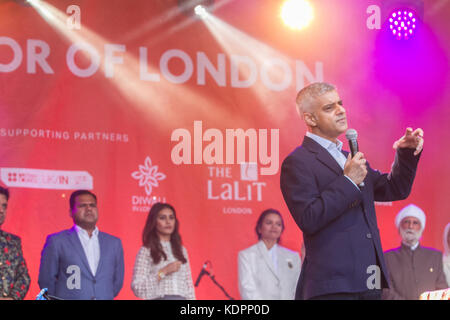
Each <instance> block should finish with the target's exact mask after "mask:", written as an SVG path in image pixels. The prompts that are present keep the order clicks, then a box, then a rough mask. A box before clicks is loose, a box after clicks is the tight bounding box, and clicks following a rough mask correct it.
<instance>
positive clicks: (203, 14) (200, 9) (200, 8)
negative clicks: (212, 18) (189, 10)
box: [194, 4, 208, 18]
mask: <svg viewBox="0 0 450 320" xmlns="http://www.w3.org/2000/svg"><path fill="white" fill-rule="evenodd" d="M194 12H195V14H196V15H198V16H200V18H206V16H207V15H208V11H207V10H206V8H205V7H204V6H202V5H200V4H199V5H197V6H195V8H194Z"/></svg>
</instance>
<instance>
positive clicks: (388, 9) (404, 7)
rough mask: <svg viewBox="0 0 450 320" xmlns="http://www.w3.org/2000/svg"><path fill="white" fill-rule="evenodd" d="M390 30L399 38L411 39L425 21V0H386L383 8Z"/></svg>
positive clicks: (387, 26)
mask: <svg viewBox="0 0 450 320" xmlns="http://www.w3.org/2000/svg"><path fill="white" fill-rule="evenodd" d="M381 10H382V12H383V15H384V18H383V20H384V21H385V23H386V28H388V29H387V30H388V32H390V33H391V34H392V36H393V37H394V38H395V39H397V40H407V39H411V38H412V37H413V36H414V35H415V34H416V33H417V31H418V30H417V29H418V28H419V23H420V21H423V15H424V3H423V0H385V1H383V2H382V8H381Z"/></svg>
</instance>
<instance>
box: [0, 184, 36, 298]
mask: <svg viewBox="0 0 450 320" xmlns="http://www.w3.org/2000/svg"><path fill="white" fill-rule="evenodd" d="M8 200H9V190H8V189H5V188H3V187H0V228H1V226H2V225H3V223H4V222H5V219H6V211H7V209H8ZM29 287H30V275H29V274H28V268H27V265H26V263H25V259H24V257H23V253H22V242H21V240H20V238H19V237H18V236H15V235H13V234H11V233H9V232H6V231H3V230H0V300H22V299H23V298H25V295H26V294H27V292H28V288H29Z"/></svg>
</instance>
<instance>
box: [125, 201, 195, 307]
mask: <svg viewBox="0 0 450 320" xmlns="http://www.w3.org/2000/svg"><path fill="white" fill-rule="evenodd" d="M178 228H179V222H178V219H177V217H176V212H175V208H174V207H173V206H171V205H170V204H167V203H160V202H158V203H155V204H154V205H153V206H152V208H151V209H150V212H149V214H148V217H147V221H146V223H145V227H144V231H143V232H142V247H141V248H140V249H139V252H138V254H137V256H136V261H135V264H134V270H133V279H132V281H131V289H132V290H133V292H134V294H135V295H136V296H137V297H139V298H142V299H163V300H183V299H189V300H194V299H195V291H194V286H193V283H192V275H191V268H190V265H189V260H188V254H187V251H186V248H185V247H183V245H182V241H181V236H180V234H179V232H178Z"/></svg>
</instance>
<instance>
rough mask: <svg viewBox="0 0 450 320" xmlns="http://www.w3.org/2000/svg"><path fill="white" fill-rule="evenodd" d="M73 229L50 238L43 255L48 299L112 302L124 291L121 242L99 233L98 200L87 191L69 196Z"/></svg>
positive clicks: (41, 273)
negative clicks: (97, 224)
mask: <svg viewBox="0 0 450 320" xmlns="http://www.w3.org/2000/svg"><path fill="white" fill-rule="evenodd" d="M70 216H71V217H72V219H73V222H74V226H73V227H72V228H71V229H69V230H63V231H61V232H59V233H56V234H52V235H49V236H48V237H47V241H46V243H45V245H44V249H43V250H42V255H41V265H40V268H39V280H38V282H39V286H40V288H41V289H44V288H47V289H48V294H49V296H53V297H56V298H60V299H70V300H93V299H101V300H112V299H114V297H116V296H117V295H118V294H119V291H120V290H121V289H122V285H123V277H124V258H123V248H122V242H121V241H120V239H119V238H116V237H114V236H112V235H109V234H107V233H104V232H101V231H99V230H98V228H97V226H96V223H97V220H98V209H97V197H96V196H95V194H93V193H92V192H90V191H88V190H77V191H75V192H73V193H72V195H71V196H70Z"/></svg>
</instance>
